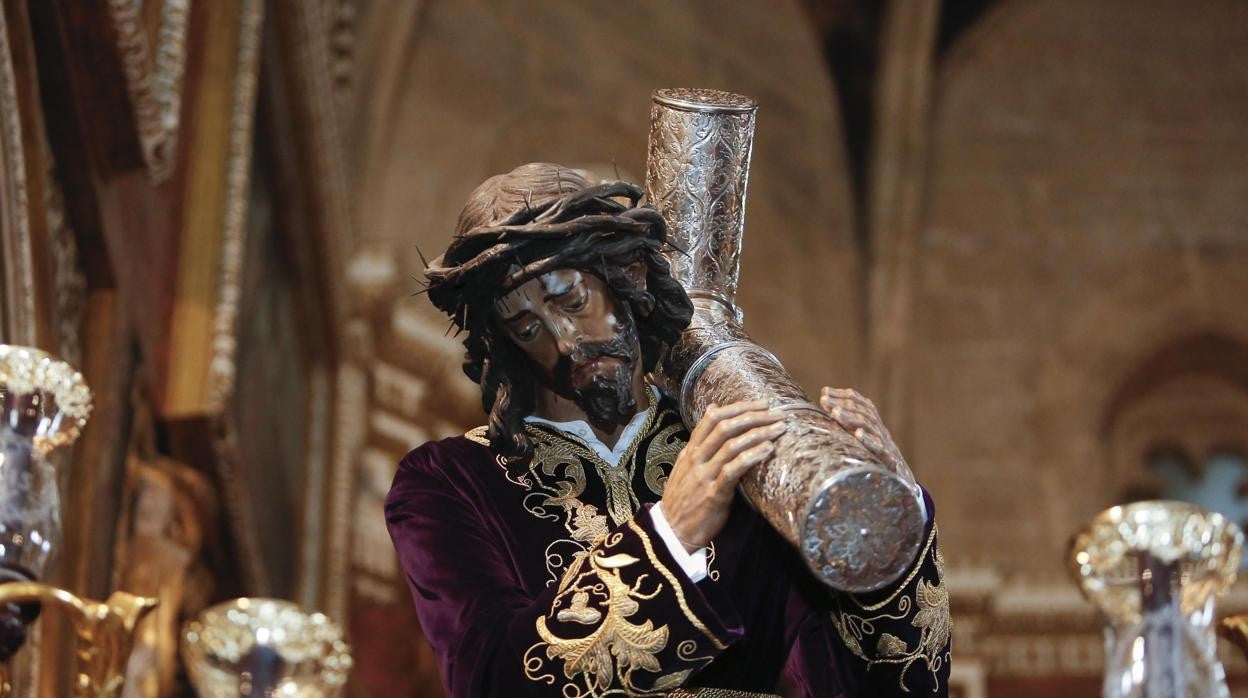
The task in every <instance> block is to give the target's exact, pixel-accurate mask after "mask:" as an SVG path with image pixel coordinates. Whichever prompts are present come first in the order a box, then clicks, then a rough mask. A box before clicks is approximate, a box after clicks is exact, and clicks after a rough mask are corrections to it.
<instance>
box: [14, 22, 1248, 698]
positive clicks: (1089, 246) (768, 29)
mask: <svg viewBox="0 0 1248 698" xmlns="http://www.w3.org/2000/svg"><path fill="white" fill-rule="evenodd" d="M672 86H691V87H715V88H720V89H726V90H731V91H734V92H739V93H742V94H746V95H749V96H751V97H753V98H755V99H756V100H757V101H758V102H759V117H758V129H757V142H756V145H755V148H754V162H753V168H752V177H751V184H750V195H749V206H748V215H747V218H746V230H747V233H746V237H745V244H744V255H743V261H742V280H741V291H740V294H739V300H740V304H741V306H742V308H743V310H744V313H745V318H746V327H747V328H748V329H749V331H750V333H751V334H752V335H753V336H754V337H755V338H757V339H758V340H759V341H760V342H761V343H762V344H764V345H766V346H768V347H769V348H770V349H772V350H773V351H774V352H775V353H776V354H777V355H778V356H779V358H780V359H781V360H782V361H783V362H784V364H785V366H786V367H787V368H788V369H789V371H790V372H791V373H792V374H793V375H794V377H795V378H797V380H798V381H800V382H801V383H802V384H803V385H804V386H805V387H806V388H807V390H808V391H817V390H818V387H819V386H820V385H823V384H825V383H830V384H833V385H843V386H853V387H857V388H859V389H860V390H862V391H863V392H864V393H865V394H867V395H868V396H870V397H872V398H873V399H874V400H875V401H876V403H877V404H878V405H879V406H880V408H881V411H882V413H883V415H884V418H885V420H886V422H887V423H888V424H889V426H890V428H891V430H892V432H893V434H894V435H895V436H896V438H897V439H898V441H899V443H900V445H901V447H902V450H903V451H904V452H905V453H906V455H907V459H908V460H909V462H910V463H911V465H912V466H913V468H914V470H915V471H916V474H917V475H918V477H919V479H920V480H921V481H922V482H923V483H924V484H925V485H926V487H927V488H928V489H929V490H930V491H931V492H932V493H933V496H934V499H935V501H936V502H937V503H938V504H939V507H940V521H941V529H942V537H943V548H944V555H945V558H946V560H947V575H948V584H949V589H950V594H951V604H952V608H953V617H954V640H953V646H954V657H955V661H954V664H953V666H954V669H953V679H952V682H951V684H952V686H953V692H954V694H955V695H958V696H963V697H965V698H985V697H987V696H993V697H994V698H995V697H1005V696H1011V697H1022V698H1025V697H1027V696H1057V695H1061V696H1092V695H1096V694H1097V691H1098V686H1099V682H1100V675H1101V674H1100V672H1101V668H1102V666H1103V663H1104V657H1103V645H1102V637H1101V621H1100V619H1099V618H1098V616H1097V614H1096V612H1095V610H1094V609H1093V607H1092V606H1091V605H1090V604H1089V603H1088V602H1086V601H1085V600H1084V599H1083V598H1082V597H1081V595H1080V594H1079V591H1078V589H1077V588H1076V586H1075V585H1074V583H1073V582H1072V581H1071V579H1070V575H1069V572H1068V571H1067V567H1066V564H1067V563H1066V547H1067V544H1068V540H1069V538H1070V536H1071V534H1072V533H1073V532H1074V531H1076V530H1077V529H1078V528H1079V527H1080V526H1081V525H1082V524H1084V523H1085V522H1086V521H1088V520H1089V519H1090V518H1091V517H1092V516H1093V515H1094V514H1095V513H1097V512H1099V511H1101V510H1103V509H1105V508H1106V507H1109V506H1112V505H1115V504H1120V503H1124V502H1128V501H1133V500H1138V499H1148V498H1158V497H1165V498H1177V499H1187V500H1190V501H1194V502H1198V503H1201V504H1202V505H1203V506H1207V507H1211V508H1215V509H1218V510H1220V511H1222V512H1223V513H1224V514H1226V515H1228V516H1230V517H1231V518H1232V519H1234V520H1236V521H1237V522H1239V523H1240V524H1241V525H1242V524H1245V523H1248V472H1245V469H1246V468H1248V462H1246V460H1245V457H1246V455H1248V273H1246V272H1245V269H1248V204H1246V203H1245V202H1248V129H1245V125H1246V124H1248V3H1245V2H1242V0H1202V2H1199V3H1192V2H1183V1H1181V0H1097V1H1096V2H1088V1H1087V0H880V1H875V0H800V1H799V0H786V1H779V0H777V1H776V2H749V1H747V0H740V1H734V2H730V3H721V2H712V1H711V0H679V1H673V0H629V1H627V2H614V3H607V2H593V3H590V2H577V3H573V2H553V1H551V2H533V1H532V0H108V1H107V2H103V1H101V2H78V1H77V0H3V1H2V2H0V120H2V124H0V126H2V127H0V158H2V159H3V162H2V165H0V205H2V209H0V242H2V244H3V249H4V257H3V265H2V267H0V280H2V281H3V283H2V285H0V294H2V300H3V303H2V304H0V305H2V307H0V313H2V317H0V321H2V324H0V331H2V333H3V335H2V341H3V342H5V343H8V344H18V345H28V346H35V347H39V348H41V349H44V350H46V351H48V352H50V353H53V354H55V355H57V356H59V357H62V358H64V359H65V360H67V361H69V362H70V363H72V364H73V365H74V366H76V367H78V368H79V369H80V370H81V371H82V373H83V375H84V377H85V379H86V382H87V383H88V385H89V386H90V387H91V389H92V393H93V395H94V399H95V410H94V413H93V415H92V417H91V420H90V422H89V424H88V426H87V428H86V430H85V432H84V433H83V435H82V437H81V438H80V439H79V441H78V442H77V444H76V445H75V446H74V448H73V449H72V453H66V454H62V455H61V456H60V458H61V459H62V461H63V462H62V463H61V466H62V467H61V473H62V481H61V483H60V485H61V497H62V520H63V539H64V540H63V549H62V550H61V552H60V554H59V555H58V562H57V564H56V566H55V567H54V568H53V572H52V576H51V577H50V581H51V582H53V583H55V584H56V585H58V586H60V587H62V588H65V589H68V590H70V591H73V592H74V593H77V594H80V595H82V596H84V597H90V598H96V599H102V598H104V597H106V596H108V594H109V593H110V592H111V591H114V590H117V589H124V590H127V591H131V592H133V593H137V594H142V595H146V596H152V597H156V598H159V599H160V601H161V606H160V608H159V611H158V612H156V613H154V614H152V615H150V616H149V617H148V618H147V619H146V620H144V621H143V622H144V625H143V626H142V628H141V632H140V636H139V641H138V642H139V645H140V649H141V650H142V652H138V651H136V654H135V657H137V659H132V660H131V662H130V665H129V669H128V671H129V676H130V680H129V681H128V684H127V689H126V691H127V693H126V694H125V695H127V696H171V695H190V693H189V688H188V685H187V683H186V677H185V669H184V667H183V666H182V665H181V663H180V660H179V658H178V652H177V642H178V629H179V628H180V627H181V624H182V623H183V622H184V621H185V620H186V619H188V618H190V617H192V616H194V615H195V614H196V613H198V612H199V611H200V610H202V609H204V608H206V607H208V606H210V605H212V604H214V603H216V602H218V601H221V600H224V599H228V598H232V597H237V596H243V595H247V596H265V597H279V598H285V599H291V600H294V601H296V602H298V603H299V604H301V605H304V606H306V607H308V608H315V609H319V610H321V611H323V612H324V613H326V614H327V615H328V616H330V617H331V618H333V619H334V620H336V621H338V622H339V623H340V624H342V626H343V627H344V628H345V630H346V633H347V636H348V640H349V642H350V644H351V647H352V655H353V657H354V667H353V668H352V671H351V679H350V684H349V687H348V693H349V695H352V696H398V695H413V696H428V697H434V696H440V695H442V693H441V687H440V684H439V680H438V677H437V672H436V668H435V666H434V661H433V657H432V655H431V652H430V650H429V649H428V647H427V646H426V645H424V644H423V641H422V637H421V632H420V628H419V625H418V623H417V621H416V617H415V613H414V611H413V610H412V607H411V601H410V599H409V597H408V592H407V589H406V587H405V583H404V580H403V578H402V575H401V572H400V571H399V568H398V566H397V562H396V559H395V556H394V551H393V548H392V546H391V543H390V540H389V537H388V536H387V533H386V529H385V523H384V520H383V517H382V509H381V506H382V499H383V497H384V495H385V493H386V491H387V489H388V487H389V483H390V479H391V477H392V476H393V473H394V469H395V466H396V464H397V462H398V460H399V458H400V457H401V456H402V455H403V454H404V453H405V452H406V451H408V450H409V449H410V448H412V447H414V446H416V445H418V444H421V443H423V442H425V441H427V440H429V439H434V438H441V437H443V436H448V435H453V434H459V433H462V432H464V431H465V430H466V429H468V428H471V427H474V426H476V425H478V424H480V423H481V422H482V414H481V408H480V400H479V397H478V394H477V391H476V388H475V386H473V385H472V384H470V383H469V382H468V381H467V379H466V378H465V377H464V376H463V374H462V373H461V371H460V362H461V354H462V347H461V346H460V345H459V343H458V341H457V340H456V339H455V338H454V337H448V336H446V335H445V330H446V327H447V323H446V319H445V317H444V316H441V315H439V314H438V313H437V312H436V311H435V310H434V309H433V308H432V307H431V306H430V305H429V304H428V302H427V301H426V300H425V299H424V298H421V297H418V296H415V295H413V293H414V292H415V291H416V290H418V289H419V284H418V281H417V280H418V279H419V277H420V273H421V270H422V262H421V250H424V251H426V252H428V251H431V250H432V251H434V253H435V254H436V251H438V250H440V249H442V248H443V247H444V246H445V244H446V241H447V240H448V239H449V236H450V232H451V231H452V229H453V227H454V222H455V216H456V214H457V212H458V209H459V207H460V205H461V204H462V202H463V201H464V199H465V197H466V195H467V193H468V192H469V191H470V190H471V189H472V187H473V186H475V184H476V183H478V182H480V181H481V180H482V179H484V178H485V177H487V176H489V175H491V174H494V173H497V172H502V171H506V170H508V169H510V168H511V167H513V166H515V165H516V164H519V163H522V162H528V161H532V160H543V161H549V162H560V163H565V164H568V165H573V166H577V167H584V168H586V169H589V170H591V171H595V172H600V173H604V175H612V174H613V173H616V172H618V173H619V176H620V177H622V178H624V179H629V180H633V181H637V180H639V179H640V178H641V175H642V174H643V173H644V167H645V138H646V129H647V126H648V122H647V118H648V107H649V95H650V93H651V91H652V90H654V89H656V88H660V87H672ZM1219 610H1220V612H1223V613H1242V612H1245V611H1248V581H1246V580H1241V581H1240V582H1238V583H1237V584H1236V585H1235V586H1234V587H1233V588H1232V589H1231V590H1230V592H1229V593H1228V594H1227V595H1226V597H1225V598H1224V599H1223V600H1222V601H1221V603H1220V607H1219ZM70 640H71V636H70V631H69V629H68V627H67V626H66V625H65V624H64V623H62V622H57V621H56V620H55V619H45V621H43V622H42V624H41V625H40V626H39V629H38V632H37V635H36V637H34V638H32V641H31V642H30V643H29V645H28V647H26V648H25V649H23V651H22V654H21V656H20V658H19V660H18V661H20V662H21V663H23V666H24V670H23V672H24V673H22V675H23V676H24V679H22V681H24V683H23V686H19V689H22V690H24V691H26V695H36V696H41V697H49V698H51V697H56V696H63V695H68V690H69V689H68V682H69V681H70V677H71V676H72V670H71V668H70V667H71V665H72V662H73V655H72V650H71V649H70V648H71V645H72V643H71V642H70ZM1221 649H1222V655H1221V656H1222V658H1223V661H1224V662H1225V664H1226V666H1227V671H1228V673H1229V675H1230V678H1231V685H1232V687H1233V688H1234V689H1237V690H1240V691H1245V692H1244V693H1242V695H1248V663H1245V661H1244V660H1243V658H1242V655H1238V653H1237V652H1235V651H1233V648H1232V647H1231V646H1230V645H1229V643H1226V644H1225V646H1223V647H1222V648H1221ZM19 695H20V693H19Z"/></svg>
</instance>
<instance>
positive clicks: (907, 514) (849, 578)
mask: <svg viewBox="0 0 1248 698" xmlns="http://www.w3.org/2000/svg"><path fill="white" fill-rule="evenodd" d="M756 109H757V105H756V104H755V103H754V101H753V100H751V99H749V98H748V97H743V96H741V95H736V94H731V93H727V92H720V91H717V90H684V89H677V90H658V91H657V92H655V93H654V104H653V106H652V108H651V112H650V144H649V154H648V158H647V166H646V190H647V196H648V197H649V200H650V202H651V203H652V204H654V205H655V206H656V207H658V209H659V211H660V212H661V213H662V214H663V217H664V219H666V221H667V224H668V227H669V230H670V239H671V240H672V243H673V245H674V246H676V247H677V248H679V249H680V250H682V251H683V253H682V252H675V253H672V254H671V255H670V257H671V262H672V275H673V276H674V277H675V278H676V279H677V280H678V281H680V283H681V284H682V285H683V286H684V287H685V290H686V291H688V293H689V296H690V298H692V299H693V302H694V317H693V323H692V325H691V326H690V327H689V329H687V330H686V331H685V334H684V336H683V338H682V339H681V341H680V342H679V343H678V344H677V346H676V347H674V348H673V349H672V351H671V352H670V355H669V356H668V357H667V359H666V360H665V361H664V363H663V365H662V366H661V371H660V374H661V375H660V380H661V382H663V383H664V388H665V390H667V392H668V393H669V394H672V395H676V396H678V397H679V400H680V407H681V411H682V413H683V415H684V418H685V423H686V424H689V425H690V426H692V425H693V424H695V423H697V420H698V419H700V418H701V417H702V414H703V412H704V411H705V409H706V407H707V405H709V404H711V403H716V404H721V405H723V404H727V403H731V402H736V401H738V400H755V399H766V400H768V401H769V402H770V403H771V404H772V405H773V406H776V407H780V408H783V409H786V410H788V411H789V413H790V415H789V419H788V423H789V428H788V431H787V432H786V433H785V434H784V435H783V436H781V437H780V439H779V440H778V441H777V442H776V450H775V452H774V453H773V455H772V456H771V458H770V459H769V460H768V461H767V462H766V463H763V464H762V465H760V466H758V467H756V468H755V469H754V470H753V471H752V472H751V473H750V474H749V475H747V476H746V478H745V479H744V480H743V481H742V490H743V492H744V493H745V495H746V497H747V498H748V499H749V501H750V503H751V504H752V505H753V506H754V508H755V509H757V510H758V511H759V513H761V514H762V515H763V516H764V517H765V518H766V519H767V520H768V521H769V522H770V523H771V525H772V526H774V527H775V528H776V530H778V531H779V532H780V533H781V534H782V535H784V537H785V538H787V539H788V540H789V541H790V542H792V543H793V544H794V545H796V546H797V547H798V549H799V550H801V551H802V553H803V554H804V555H805V558H806V561H807V564H809V566H810V568H811V570H813V571H814V573H815V574H816V575H818V576H819V577H820V578H822V579H823V580H824V581H825V582H826V583H827V584H829V585H830V586H832V587H834V588H837V589H841V590H844V591H851V592H864V591H872V590H875V589H879V588H881V587H883V586H886V585H887V584H889V583H890V582H893V581H895V580H896V579H897V578H898V577H900V576H901V575H902V574H903V573H904V572H905V571H906V569H907V568H908V567H909V566H910V564H911V563H913V562H914V559H915V555H916V554H917V553H918V549H919V545H920V543H921V538H922V535H923V527H924V521H923V514H922V508H921V504H920V501H921V500H920V497H921V494H920V491H919V489H918V486H917V485H916V484H915V481H914V476H913V475H912V474H911V473H910V472H909V470H908V469H905V468H904V466H903V467H901V468H890V467H889V466H887V465H885V464H882V463H879V462H877V461H876V459H875V458H874V457H872V456H871V455H870V454H869V453H868V452H867V451H866V449H864V448H863V447H862V446H861V445H860V444H859V443H858V441H857V440H856V439H855V438H854V437H853V435H852V434H849V433H848V432H846V431H845V430H844V429H842V428H841V427H840V426H839V425H837V424H836V423H835V422H833V421H832V420H831V419H830V418H829V417H828V416H827V415H826V414H824V412H823V410H821V409H819V407H817V406H816V405H813V404H811V403H810V402H809V401H808V400H807V399H806V396H805V394H804V393H803V392H802V390H801V388H799V387H798V386H797V384H796V383H795V382H794V381H793V379H792V378H790V377H789V375H788V373H787V372H786V371H785V370H784V367H783V366H782V365H781V364H780V362H779V361H778V360H777V359H776V357H775V356H773V355H772V354H771V352H769V351H767V350H766V349H764V348H762V347H760V346H759V345H757V344H755V343H754V341H753V340H752V339H750V337H749V336H748V335H747V334H746V333H745V331H744V330H743V329H742V327H741V319H742V318H741V311H740V310H739V309H738V308H737V306H736V304H735V298H736V292H737V278H738V270H739V267H740V254H741V237H742V234H743V232H744V227H745V194H746V184H747V181H748V176H749V167H750V154H751V151H752V148H753V142H754V116H755V111H756ZM776 273H782V272H781V270H776Z"/></svg>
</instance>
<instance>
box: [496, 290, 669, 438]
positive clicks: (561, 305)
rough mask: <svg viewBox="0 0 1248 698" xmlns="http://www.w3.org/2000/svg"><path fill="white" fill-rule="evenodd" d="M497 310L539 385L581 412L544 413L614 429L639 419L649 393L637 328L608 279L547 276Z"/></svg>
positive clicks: (506, 298)
mask: <svg viewBox="0 0 1248 698" xmlns="http://www.w3.org/2000/svg"><path fill="white" fill-rule="evenodd" d="M495 310H496V311H497V312H498V316H499V318H500V319H501V320H502V324H503V327H504V328H505V330H506V332H507V336H508V337H509V338H510V339H511V341H512V342H514V343H515V345H516V346H517V347H519V348H520V349H521V351H523V352H524V353H525V354H526V355H527V356H528V357H529V359H530V361H531V362H532V364H533V365H534V367H535V368H536V369H537V371H538V379H539V382H540V383H541V384H542V385H543V386H544V387H545V388H546V389H547V390H549V391H550V392H552V393H554V394H555V395H556V396H558V397H560V398H564V399H566V400H568V401H571V403H572V405H574V406H575V407H576V408H579V412H581V413H582V414H580V415H576V414H567V409H564V410H563V412H564V414H560V415H543V416H548V417H551V418H555V419H567V418H583V419H587V420H588V421H589V422H590V423H591V424H593V425H594V427H596V428H597V429H599V430H602V431H605V432H614V431H616V429H617V428H618V427H620V426H622V425H624V424H627V423H628V420H629V419H631V418H632V417H633V415H634V414H636V412H637V404H638V399H639V397H638V396H639V395H641V396H644V394H645V393H644V380H643V377H642V367H641V361H640V356H641V345H640V342H639V341H638V339H637V327H636V324H635V323H634V322H633V318H632V316H631V315H630V314H629V312H628V308H627V306H626V305H623V304H617V302H616V299H615V297H614V294H612V293H611V290H610V289H609V288H608V287H607V285H606V284H605V283H604V282H603V281H602V279H600V278H598V277H597V276H595V275H593V274H587V273H582V272H580V271H577V270H575V269H558V270H555V271H551V272H547V273H545V274H542V275H541V276H537V277H534V278H532V279H529V280H528V281H526V282H525V283H523V284H521V285H520V286H518V287H516V288H515V290H513V291H511V292H510V293H507V294H505V295H503V296H502V297H500V298H499V299H498V300H497V301H496V302H495ZM541 408H542V405H540V404H539V409H541ZM547 411H550V408H549V405H547Z"/></svg>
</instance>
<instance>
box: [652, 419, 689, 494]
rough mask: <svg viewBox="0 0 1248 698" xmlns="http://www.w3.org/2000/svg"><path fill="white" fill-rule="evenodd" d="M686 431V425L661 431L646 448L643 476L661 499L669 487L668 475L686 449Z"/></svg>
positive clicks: (678, 424) (678, 425) (677, 424)
mask: <svg viewBox="0 0 1248 698" xmlns="http://www.w3.org/2000/svg"><path fill="white" fill-rule="evenodd" d="M684 430H685V425H684V424H682V423H680V422H677V423H675V424H672V425H671V426H668V427H666V428H664V429H663V430H662V431H660V432H659V433H658V435H656V436H655V437H654V438H653V439H651V441H650V445H649V446H647V447H646V466H645V470H644V471H643V473H642V474H643V475H644V476H645V478H646V486H647V487H649V488H650V491H651V492H653V493H655V494H657V495H659V496H660V497H662V496H663V489H664V487H665V486H666V485H667V475H668V473H670V472H671V471H672V468H673V467H675V466H676V457H677V456H679V455H680V450H681V449H682V448H684V447H685V439H684V438H682V434H683V432H684Z"/></svg>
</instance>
